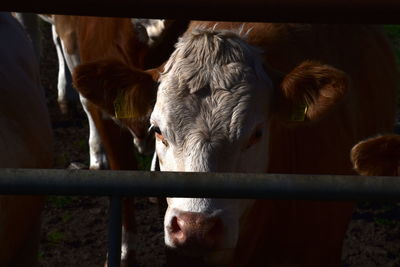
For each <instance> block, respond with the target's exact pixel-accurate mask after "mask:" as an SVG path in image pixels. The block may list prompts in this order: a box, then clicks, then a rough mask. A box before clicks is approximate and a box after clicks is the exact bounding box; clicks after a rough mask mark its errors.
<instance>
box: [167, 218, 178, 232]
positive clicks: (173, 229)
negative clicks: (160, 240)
mask: <svg viewBox="0 0 400 267" xmlns="http://www.w3.org/2000/svg"><path fill="white" fill-rule="evenodd" d="M180 231H181V227H180V226H179V223H178V218H177V217H176V216H174V217H173V218H172V220H171V224H170V226H169V232H170V233H177V232H180Z"/></svg>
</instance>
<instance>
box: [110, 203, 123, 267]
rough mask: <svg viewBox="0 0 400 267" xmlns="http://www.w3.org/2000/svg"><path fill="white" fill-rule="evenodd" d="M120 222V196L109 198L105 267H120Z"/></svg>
mask: <svg viewBox="0 0 400 267" xmlns="http://www.w3.org/2000/svg"><path fill="white" fill-rule="evenodd" d="M121 221H122V198H121V197H120V196H111V197H110V207H109V221H108V238H107V240H108V244H107V246H108V257H107V267H120V266H121V234H122V229H121Z"/></svg>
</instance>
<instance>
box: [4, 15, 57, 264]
mask: <svg viewBox="0 0 400 267" xmlns="http://www.w3.org/2000/svg"><path fill="white" fill-rule="evenodd" d="M0 39H1V42H0V58H1V61H0V94H1V97H0V168H50V167H51V166H52V161H53V146H52V132H51V127H50V120H49V115H48V111H47V107H46V101H45V98H44V90H43V88H42V87H41V84H40V79H39V66H38V63H37V59H36V56H35V54H34V50H33V47H32V44H31V43H30V41H29V40H28V38H27V36H26V34H25V33H24V31H23V29H22V27H21V26H20V25H19V24H18V22H17V21H16V20H15V19H14V18H13V17H12V16H11V15H10V14H9V13H4V12H2V13H0ZM43 204H44V198H43V197H41V196H0V207H1V208H0V266H9V267H14V266H21V267H22V266H35V265H36V263H37V252H38V244H39V231H40V221H41V220H40V215H41V211H42V209H43Z"/></svg>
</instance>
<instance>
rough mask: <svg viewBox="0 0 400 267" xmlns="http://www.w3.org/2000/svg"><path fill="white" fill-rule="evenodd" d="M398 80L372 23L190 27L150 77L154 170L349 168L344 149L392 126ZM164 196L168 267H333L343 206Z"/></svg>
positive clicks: (339, 171) (347, 209) (343, 224)
mask: <svg viewBox="0 0 400 267" xmlns="http://www.w3.org/2000/svg"><path fill="white" fill-rule="evenodd" d="M360 44H364V45H365V48H363V47H360ZM398 77H399V76H398V72H397V68H396V63H395V57H394V54H393V51H392V48H391V46H390V44H389V42H388V40H387V39H386V37H385V36H384V34H383V32H382V30H381V29H380V28H379V27H376V26H362V25H346V26H344V25H306V24H270V23H231V22H219V23H216V22H192V23H191V25H190V26H189V29H188V31H187V32H186V34H185V35H184V36H183V37H182V38H181V39H180V41H179V42H178V43H177V44H176V50H175V51H174V52H173V54H172V55H171V57H170V58H169V60H168V61H167V63H166V64H165V65H164V70H163V72H162V74H161V75H160V77H159V87H158V92H157V99H156V103H155V106H154V110H153V112H152V115H151V124H152V129H153V131H154V132H155V137H156V154H157V157H158V162H159V167H160V170H161V171H181V172H245V173H252V172H253V173H254V172H268V173H297V174H336V175H345V174H353V170H352V165H351V162H350V160H349V157H348V153H349V151H350V149H351V147H352V146H353V145H355V144H356V143H357V142H358V141H359V140H362V139H365V138H366V137H368V136H371V135H375V134H378V133H387V132H390V131H392V129H393V125H394V116H395V99H396V96H395V92H396V88H397V86H398V82H399V81H398ZM167 202H168V209H167V211H166V214H165V219H164V232H165V243H166V246H167V247H168V248H169V249H170V250H171V253H170V255H172V256H171V257H170V264H171V266H191V265H192V266H308V267H309V266H340V265H341V250H342V242H343V239H344V236H345V232H346V229H347V225H348V223H349V221H350V219H351V215H352V211H353V207H354V203H353V202H321V201H305V200H268V199H265V200H232V199H209V198H168V199H167Z"/></svg>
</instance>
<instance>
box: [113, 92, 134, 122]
mask: <svg viewBox="0 0 400 267" xmlns="http://www.w3.org/2000/svg"><path fill="white" fill-rule="evenodd" d="M124 100H125V98H124V94H119V95H118V96H117V97H116V98H115V101H114V111H115V117H116V118H117V119H129V118H132V117H133V115H132V112H130V110H129V108H128V106H127V105H125V103H124Z"/></svg>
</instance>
